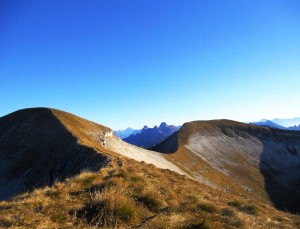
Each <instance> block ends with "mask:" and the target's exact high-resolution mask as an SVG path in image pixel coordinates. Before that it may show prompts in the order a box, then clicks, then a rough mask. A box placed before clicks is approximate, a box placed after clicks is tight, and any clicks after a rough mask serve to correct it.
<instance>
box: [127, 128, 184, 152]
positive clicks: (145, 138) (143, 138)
mask: <svg viewBox="0 0 300 229" xmlns="http://www.w3.org/2000/svg"><path fill="white" fill-rule="evenodd" d="M177 130H178V127H176V126H174V125H167V124H166V123H165V122H162V123H161V124H160V125H159V127H157V126H155V127H153V128H149V127H148V126H144V128H143V129H142V130H141V132H140V133H137V134H133V135H130V136H129V137H127V138H124V139H123V140H124V141H125V142H127V143H130V144H133V145H136V146H139V147H143V148H146V149H147V148H150V147H153V146H155V145H157V144H158V143H160V142H162V141H163V140H165V139H166V138H167V137H169V136H170V135H172V134H173V133H174V132H176V131H177Z"/></svg>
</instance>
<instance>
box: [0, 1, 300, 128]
mask: <svg viewBox="0 0 300 229" xmlns="http://www.w3.org/2000/svg"><path fill="white" fill-rule="evenodd" d="M299 86H300V1H299V0H281V1H278V0H263V1H262V0H249V1H246V0H241V1H236V0H226V1H225V0H219V1H217V0H201V1H200V0H187V1H181V0H180V1H179V0H172V1H167V0H163V1H162V0H143V1H141V0H135V1H134V0H126V1H125V0H120V1H115V0H105V1H100V0H99V1H96V0H95V1H92V0H88V1H83V0H81V1H75V0H69V1H66V0H60V1H58V0H48V1H46V0H27V1H23V0H2V1H1V2H0V116H3V115H5V114H8V113H10V112H13V111H15V110H18V109H21V108H27V107H37V106H43V107H53V108H57V109H61V110H65V111H68V112H71V113H74V114H76V115H79V116H82V117H84V118H87V119H89V120H93V121H96V122H99V123H101V124H103V125H106V126H109V127H111V128H113V129H123V128H125V127H128V126H131V127H134V128H139V127H142V126H143V125H145V124H147V125H148V126H153V125H155V124H159V123H160V122H161V121H166V122H167V123H172V124H181V123H183V122H186V121H191V120H201V119H215V118H229V119H234V120H239V121H252V120H258V119H261V118H270V119H271V118H274V117H280V118H285V117H295V116H300V90H299Z"/></svg>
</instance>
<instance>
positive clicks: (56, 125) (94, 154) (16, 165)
mask: <svg viewBox="0 0 300 229" xmlns="http://www.w3.org/2000/svg"><path fill="white" fill-rule="evenodd" d="M106 144H107V145H109V146H110V145H111V149H110V150H112V149H113V150H115V149H117V150H118V153H119V154H123V155H126V156H127V157H131V158H134V159H136V160H140V161H142V160H143V161H147V158H148V159H149V162H151V163H152V164H156V165H157V166H158V167H162V168H168V169H171V170H176V169H177V168H175V166H173V165H172V164H171V163H168V162H167V161H166V160H164V159H163V158H162V157H161V156H160V154H157V153H156V154H154V152H151V151H146V150H143V149H138V148H137V147H134V146H131V145H128V144H126V143H125V142H122V141H121V140H120V139H118V138H117V137H115V136H113V133H112V130H111V129H109V128H107V127H104V126H102V125H99V124H96V123H93V122H89V121H87V120H84V119H82V118H80V117H77V116H74V115H72V114H69V113H66V112H63V111H59V110H55V109H47V108H35V109H25V110H20V111H17V112H14V113H12V114H9V115H7V116H4V117H2V118H0V174H1V178H0V199H8V198H10V197H12V196H14V195H16V194H20V193H22V192H24V191H27V190H33V189H34V188H37V187H44V186H47V185H50V186H51V185H53V184H54V183H55V181H57V180H58V181H60V180H65V179H66V178H68V177H72V176H74V175H76V174H79V173H80V172H81V171H83V170H89V171H95V170H99V168H101V167H103V166H106V164H107V163H108V162H109V161H110V159H109V158H110V157H109V155H111V152H109V151H108V149H107V147H106ZM173 167H174V168H173Z"/></svg>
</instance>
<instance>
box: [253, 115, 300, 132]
mask: <svg viewBox="0 0 300 229" xmlns="http://www.w3.org/2000/svg"><path fill="white" fill-rule="evenodd" d="M273 120H275V121H276V119H273ZM292 120H294V121H297V118H295V119H287V122H286V123H292V122H293V121H292ZM250 124H254V125H257V126H266V127H272V128H277V129H283V130H284V129H286V130H300V124H299V125H298V126H297V125H294V126H288V127H285V126H281V125H279V124H277V123H275V122H274V121H270V120H266V119H263V120H261V121H259V122H252V123H250Z"/></svg>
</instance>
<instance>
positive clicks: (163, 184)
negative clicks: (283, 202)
mask: <svg viewBox="0 0 300 229" xmlns="http://www.w3.org/2000/svg"><path fill="white" fill-rule="evenodd" d="M299 226H300V218H299V216H296V215H291V214H287V213H284V212H281V211H278V210H276V209H275V208H273V207H272V206H270V205H269V204H267V203H262V202H256V201H255V200H251V199H248V198H245V197H244V198H243V197H237V196H235V195H231V194H229V193H225V192H222V191H219V190H215V189H212V188H210V187H207V186H205V185H203V184H200V183H199V182H196V181H194V180H191V179H189V178H187V177H185V176H182V175H178V174H177V173H175V172H171V171H169V170H162V169H158V168H156V167H154V166H153V165H148V164H146V163H139V162H136V161H134V160H130V159H125V158H124V159H122V160H121V159H120V158H117V157H113V158H112V160H111V162H110V164H109V166H108V167H106V168H103V169H101V170H100V171H98V172H89V171H83V172H82V173H81V174H80V175H78V176H76V177H74V178H70V179H68V180H66V181H65V182H56V183H55V185H54V186H53V187H45V188H41V189H36V190H35V191H34V192H31V193H25V194H22V195H20V196H17V197H15V198H14V199H12V200H10V201H5V202H0V227H2V228H7V227H11V228H74V227H75V228H95V227H104V228H297V227H299Z"/></svg>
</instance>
